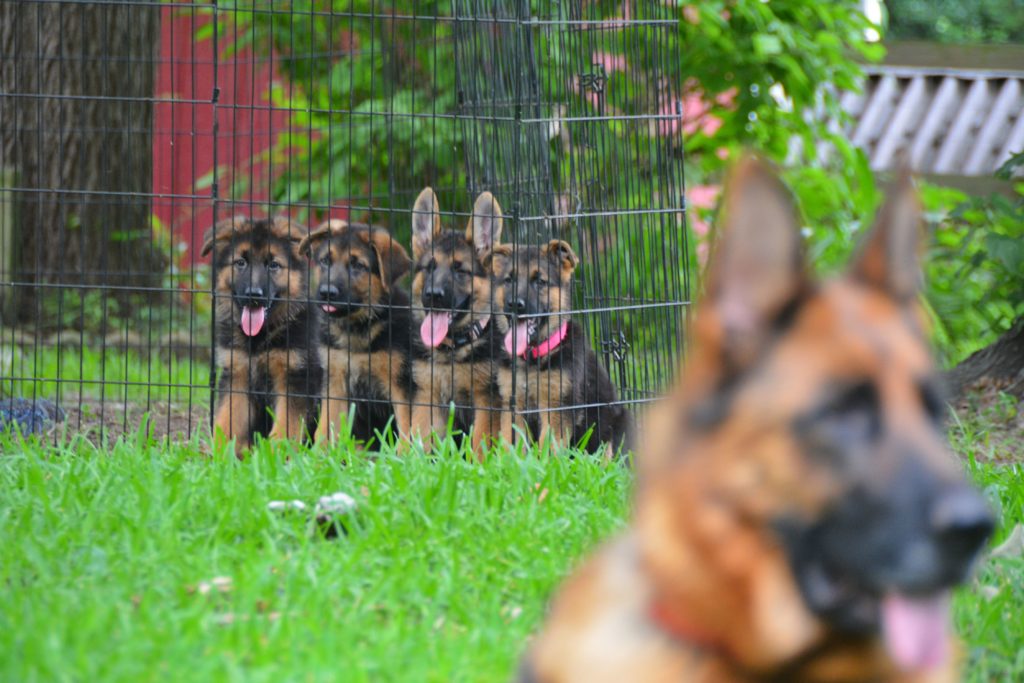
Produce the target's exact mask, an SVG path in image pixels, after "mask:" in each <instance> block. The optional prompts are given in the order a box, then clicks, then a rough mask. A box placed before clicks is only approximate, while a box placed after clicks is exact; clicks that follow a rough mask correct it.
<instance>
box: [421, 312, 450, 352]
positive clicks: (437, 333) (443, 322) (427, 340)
mask: <svg viewBox="0 0 1024 683" xmlns="http://www.w3.org/2000/svg"><path fill="white" fill-rule="evenodd" d="M451 322H452V314H451V313H447V312H446V313H427V317H426V318H424V319H423V324H422V325H420V338H421V339H423V343H424V344H426V345H427V347H428V348H431V349H432V348H434V347H435V346H437V345H438V344H440V343H441V342H442V341H444V338H445V337H447V336H448V326H449V325H450V324H451Z"/></svg>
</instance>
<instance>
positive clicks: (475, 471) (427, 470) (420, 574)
mask: <svg viewBox="0 0 1024 683" xmlns="http://www.w3.org/2000/svg"><path fill="white" fill-rule="evenodd" d="M977 429H978V428H977V427H975V426H970V427H968V426H961V427H958V428H957V429H956V430H954V431H955V435H954V438H955V441H956V443H957V444H958V447H959V448H960V450H961V452H962V453H963V454H964V455H965V456H966V457H967V459H968V463H969V464H968V469H969V470H970V472H971V473H972V475H973V476H974V477H975V479H976V480H977V481H978V482H979V483H980V484H981V485H982V486H983V487H984V488H985V490H986V491H987V492H988V494H989V495H990V496H991V498H992V500H993V502H994V503H995V504H996V505H998V506H999V507H1000V509H1001V511H1002V514H1003V519H1004V529H1003V530H1001V531H1000V536H999V538H997V542H998V541H999V540H1002V538H1003V537H1004V536H1005V534H1006V533H1007V531H1008V529H1009V527H1011V526H1012V525H1013V524H1017V523H1021V522H1022V521H1024V512H1022V508H1024V471H1022V468H1021V466H1019V465H1014V466H996V465H992V464H989V463H988V462H987V461H988V458H989V453H987V452H986V451H985V446H984V443H985V440H984V437H983V434H981V433H980V432H978V431H977ZM277 446H278V448H277V450H272V449H270V448H268V447H267V444H263V445H262V446H261V448H260V449H259V450H258V451H257V452H256V453H255V454H254V456H253V457H251V458H250V459H248V460H247V461H245V462H238V461H236V460H234V459H233V458H231V457H226V456H219V457H212V458H211V457H208V456H204V455H202V454H201V450H202V444H200V443H198V442H193V443H186V444H179V445H172V446H161V445H155V444H152V443H149V442H148V441H147V440H146V439H144V438H141V437H136V438H135V439H128V440H125V441H121V442H119V443H117V444H115V445H112V446H110V447H107V448H95V447H93V446H91V445H89V444H88V443H86V442H84V441H83V442H79V443H75V444H73V445H71V446H68V447H54V446H40V445H29V444H20V443H17V442H11V441H7V442H4V443H0V447H2V449H3V451H4V454H3V455H0V491H2V494H0V547H2V548H3V551H2V552H0V582H2V585H3V590H2V591H0V653H3V654H2V655H0V680H2V681H23V682H29V681H73V680H74V681H77V680H81V681H94V680H95V681H132V683H136V682H138V681H151V680H160V681H179V680H189V681H221V680H225V681H274V682H275V683H277V682H279V681H321V680H323V681H335V680H338V681H341V680H344V681H456V680H457V681H505V680H508V679H509V677H510V675H511V672H512V671H513V670H514V666H515V662H516V660H517V657H518V655H519V653H520V651H521V649H522V646H523V643H524V642H525V639H526V638H527V636H528V635H529V634H530V633H531V632H532V631H533V630H534V629H535V628H536V627H537V625H538V624H539V623H540V620H541V618H542V616H543V613H544V609H545V604H546V600H547V598H548V597H549V595H550V593H551V591H552V590H553V588H554V587H555V586H556V585H557V583H558V581H559V579H560V578H561V577H562V576H564V574H565V573H566V572H567V571H568V570H569V569H570V568H571V566H572V565H573V563H574V562H576V561H577V560H578V558H580V557H581V556H582V555H583V554H584V553H585V552H586V551H587V550H588V549H590V548H591V547H593V545H594V544H595V543H596V542H598V540H599V539H600V538H603V537H605V536H607V535H608V534H610V533H612V532H614V531H615V530H616V529H618V528H620V527H621V526H622V525H623V524H624V523H625V518H626V516H627V514H628V509H629V495H630V490H631V486H632V475H631V474H630V473H629V471H628V470H627V469H626V468H624V467H621V466H618V465H604V464H602V463H600V462H596V461H594V460H591V459H587V458H577V459H575V460H569V459H567V458H564V457H548V456H546V455H536V454H531V455H509V456H507V457H500V458H492V459H491V460H489V461H488V462H487V463H486V464H485V465H479V464H475V463H472V462H468V461H466V460H464V459H463V458H462V457H461V454H459V453H458V452H455V449H454V448H450V447H449V448H448V449H447V450H446V451H444V452H442V453H441V454H439V456H438V457H436V458H425V457H422V456H418V455H416V454H410V455H408V456H406V457H404V458H397V457H394V456H391V455H383V456H380V457H379V458H377V457H374V458H371V457H369V456H367V455H366V454H361V453H351V452H348V450H347V449H339V450H337V451H335V452H333V453H326V454H325V453H316V452H308V451H304V450H300V449H295V450H294V451H290V452H288V451H287V449H288V448H289V446H288V445H287V444H277ZM285 456H290V457H288V458H286V457H285ZM343 458H345V459H347V463H345V464H343V462H342V460H343ZM334 491H345V492H347V493H349V494H351V495H352V496H354V497H355V498H356V499H357V501H358V503H359V506H360V507H359V511H358V513H357V514H356V515H355V516H354V517H353V518H352V519H353V526H354V528H353V530H352V533H351V534H350V535H349V536H348V537H346V538H342V539H340V540H335V541H326V540H323V539H321V538H319V537H317V536H315V535H312V534H310V533H309V528H308V526H307V524H308V523H307V521H306V519H305V518H304V517H302V516H300V515H290V516H289V515H278V514H274V513H271V512H269V511H268V510H267V503H268V501H271V500H282V499H301V500H303V501H305V502H306V503H309V504H312V503H313V502H314V501H315V500H316V498H317V497H318V496H320V495H323V494H327V493H331V492H334ZM215 577H230V586H229V587H227V589H226V590H224V591H221V590H220V589H218V588H216V587H214V588H212V589H211V590H209V591H206V590H205V589H206V588H208V586H207V585H204V582H209V581H210V580H211V579H213V578H215ZM956 617H957V622H958V625H959V628H960V631H961V632H962V633H963V634H964V636H965V638H966V641H967V644H968V648H969V656H970V658H971V661H970V667H969V680H972V681H995V680H1007V681H1009V680H1021V679H1022V677H1024V655H1022V654H1021V651H1022V650H1024V648H1022V645H1024V558H1021V557H1016V558H1008V559H1001V560H997V561H992V562H989V563H988V564H987V566H986V567H985V568H984V570H983V571H982V572H981V573H980V575H979V578H978V580H977V581H976V582H975V583H974V584H973V585H972V586H970V587H968V588H967V589H965V590H963V591H961V593H960V595H959V596H958V598H957V602H956Z"/></svg>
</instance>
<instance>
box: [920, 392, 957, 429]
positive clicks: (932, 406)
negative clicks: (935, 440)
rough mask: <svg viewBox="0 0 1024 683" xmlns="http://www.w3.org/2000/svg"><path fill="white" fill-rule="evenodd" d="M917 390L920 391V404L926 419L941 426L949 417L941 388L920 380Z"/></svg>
mask: <svg viewBox="0 0 1024 683" xmlns="http://www.w3.org/2000/svg"><path fill="white" fill-rule="evenodd" d="M918 391H919V392H920V393H921V404H922V405H923V406H924V412H925V414H927V415H928V419H929V420H931V422H932V424H935V425H937V426H939V427H942V426H943V425H944V424H945V422H946V418H947V417H949V406H948V405H947V404H946V397H945V395H944V394H943V392H942V389H941V388H940V387H938V386H936V385H935V384H934V383H931V382H922V383H921V384H920V385H919V386H918Z"/></svg>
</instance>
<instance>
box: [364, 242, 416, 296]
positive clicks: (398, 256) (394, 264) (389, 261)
mask: <svg viewBox="0 0 1024 683" xmlns="http://www.w3.org/2000/svg"><path fill="white" fill-rule="evenodd" d="M369 239H370V246H371V247H373V250H374V251H375V252H376V253H377V262H378V263H379V264H380V279H381V282H383V283H384V289H385V290H390V289H391V285H392V284H394V283H395V282H396V281H397V280H398V278H400V277H402V276H403V275H405V274H406V273H407V272H409V268H410V267H411V266H412V260H411V259H410V258H409V254H408V253H407V252H406V251H405V248H404V247H403V246H402V245H401V244H399V243H398V242H397V241H396V240H395V238H394V237H392V236H391V233H390V232H388V231H387V230H385V229H384V228H370V233H369Z"/></svg>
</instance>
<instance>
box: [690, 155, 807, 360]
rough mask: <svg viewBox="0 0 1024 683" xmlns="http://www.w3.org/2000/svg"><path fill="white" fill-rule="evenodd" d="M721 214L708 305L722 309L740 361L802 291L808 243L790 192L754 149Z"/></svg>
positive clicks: (729, 187) (726, 335) (728, 343)
mask: <svg viewBox="0 0 1024 683" xmlns="http://www.w3.org/2000/svg"><path fill="white" fill-rule="evenodd" d="M720 219H721V220H720V221H719V229H718V235H717V241H716V243H715V249H714V253H713V254H712V257H711V261H710V264H709V266H708V273H707V291H706V294H705V302H704V306H705V307H708V308H710V309H711V310H712V311H713V312H714V313H715V314H716V315H717V321H718V324H719V325H720V326H721V328H722V329H721V332H722V335H723V337H722V338H721V340H722V344H723V345H724V346H725V347H726V349H727V350H730V351H731V354H730V355H732V356H733V358H734V360H736V361H741V360H742V359H744V358H746V357H748V356H749V355H750V354H752V353H753V352H754V351H756V349H757V348H759V346H760V344H761V342H762V341H763V339H764V337H765V336H766V335H767V334H768V333H769V331H770V329H771V326H772V323H773V322H774V320H775V319H776V317H777V316H778V315H779V314H780V313H782V312H783V310H784V309H785V308H786V307H787V305H789V304H790V303H791V302H792V301H794V300H795V299H796V297H797V296H798V295H799V294H800V292H801V291H803V289H804V287H805V285H806V282H807V278H806V275H805V272H804V257H803V247H802V242H801V239H800V230H799V224H798V221H797V215H796V210H795V207H794V206H793V202H792V199H791V197H790V194H789V192H788V191H787V189H786V187H785V186H784V185H783V184H782V181H780V180H779V178H778V177H777V176H776V175H775V173H774V172H773V170H772V169H770V168H769V167H768V166H767V165H765V164H764V163H762V162H760V161H758V160H757V159H754V158H752V157H748V158H746V159H744V160H743V161H741V162H740V163H739V164H738V165H737V167H736V168H735V169H734V170H733V172H732V174H731V175H730V177H729V180H728V182H727V183H726V189H725V199H724V204H723V206H722V215H721V216H720Z"/></svg>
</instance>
